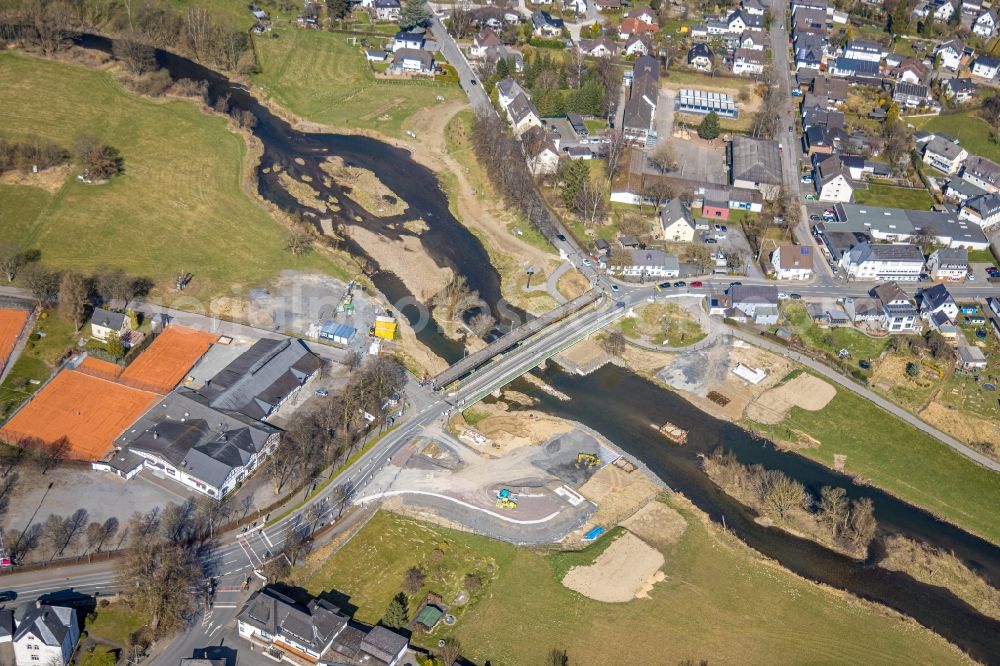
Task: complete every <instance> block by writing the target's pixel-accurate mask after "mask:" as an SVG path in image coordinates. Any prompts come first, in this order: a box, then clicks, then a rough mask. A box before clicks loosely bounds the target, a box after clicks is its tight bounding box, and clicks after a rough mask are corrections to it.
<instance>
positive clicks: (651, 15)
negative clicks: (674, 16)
mask: <svg viewBox="0 0 1000 666" xmlns="http://www.w3.org/2000/svg"><path fill="white" fill-rule="evenodd" d="M624 18H631V19H638V20H640V21H642V22H643V23H656V12H655V11H653V10H652V9H651V8H650V7H648V6H639V7H636V8H635V9H631V10H629V12H628V13H627V14H625V16H624Z"/></svg>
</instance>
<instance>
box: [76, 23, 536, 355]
mask: <svg viewBox="0 0 1000 666" xmlns="http://www.w3.org/2000/svg"><path fill="white" fill-rule="evenodd" d="M77 42H78V43H80V44H81V45H83V46H86V47H88V48H94V49H99V50H101V51H105V52H108V53H110V52H111V40H109V39H107V38H104V37H100V36H96V35H82V36H80V37H78V38H77ZM156 60H157V63H158V64H159V65H160V66H161V67H163V68H164V69H166V70H167V71H168V72H170V75H171V77H172V78H173V79H174V80H177V79H191V80H194V81H204V82H205V83H206V84H207V85H208V97H207V101H208V104H209V105H210V106H214V105H215V103H216V100H218V99H219V98H220V97H223V96H228V97H229V105H230V108H233V109H239V110H241V111H249V112H250V113H252V114H253V116H254V118H255V119H256V122H255V124H254V127H253V129H252V132H253V134H254V136H256V137H257V138H258V139H260V141H261V144H262V145H263V147H264V151H263V155H262V157H261V160H260V164H259V165H258V167H257V186H258V191H259V192H260V194H261V196H263V197H264V198H265V199H267V200H269V201H271V202H272V203H274V204H275V205H276V206H278V207H279V208H281V209H282V210H284V211H287V212H289V213H293V214H298V215H302V216H303V217H304V218H305V219H307V220H312V221H313V223H314V224H316V226H317V228H319V222H318V220H319V218H320V217H325V218H331V219H332V221H333V226H334V227H335V228H337V227H339V226H340V225H345V226H348V227H349V226H353V225H361V226H363V227H364V228H365V229H367V230H369V231H373V232H375V233H377V234H378V235H379V236H380V237H381V238H383V239H385V240H386V241H389V242H393V241H398V240H400V239H401V238H402V237H404V236H412V237H415V238H417V239H418V240H419V242H420V244H421V247H422V250H423V252H425V253H426V254H427V255H428V256H429V257H431V258H432V259H433V260H434V261H435V263H436V264H437V265H438V266H441V267H448V268H451V269H452V270H453V271H454V273H455V274H456V275H460V276H463V277H465V279H466V281H467V284H468V286H469V288H470V289H472V290H474V291H477V292H479V297H480V299H482V301H483V302H484V303H485V304H486V307H488V308H489V309H490V311H491V313H492V314H493V316H494V317H495V318H496V320H497V322H498V323H499V324H498V326H497V328H496V329H495V330H494V332H493V335H497V334H499V333H502V332H504V331H505V330H507V329H508V328H509V326H510V324H511V323H520V322H523V321H524V320H525V319H526V318H527V315H526V313H525V312H524V311H522V310H520V309H518V308H515V307H513V306H511V305H510V304H508V303H506V302H505V301H503V300H502V298H501V292H500V275H499V273H497V271H496V269H495V268H494V266H493V264H492V263H491V262H490V257H489V254H488V253H487V251H486V248H485V247H483V244H482V243H481V242H480V240H479V239H478V238H476V236H475V235H474V234H472V232H470V231H469V230H468V229H467V228H466V227H465V226H463V225H462V224H461V223H460V222H459V221H458V220H457V219H455V216H454V215H452V213H451V211H450V210H449V209H448V197H447V196H446V195H445V193H444V192H443V191H442V190H441V187H440V184H439V182H438V178H437V175H436V174H435V173H434V172H433V171H432V170H431V169H428V168H427V167H425V166H423V165H421V164H419V163H418V162H417V161H415V160H414V159H413V157H412V156H411V154H410V152H409V151H407V150H404V149H402V148H396V147H395V146H392V145H390V144H388V143H385V142H384V141H379V140H378V139H373V138H370V137H367V136H362V135H353V134H328V133H314V132H303V131H299V130H296V129H294V128H293V127H292V126H291V125H290V124H289V123H288V122H287V121H285V120H283V119H282V118H279V117H278V116H276V115H274V114H273V113H271V111H270V110H269V109H268V108H267V107H266V106H264V105H263V104H261V103H260V102H259V101H258V100H257V99H256V98H255V97H254V96H253V95H252V94H250V92H249V91H248V90H247V89H246V88H245V87H244V86H242V85H237V84H234V83H233V82H232V81H230V80H229V79H227V78H226V77H225V76H223V75H222V74H219V73H218V72H216V71H214V70H211V69H208V68H207V67H204V66H202V65H199V64H197V63H195V62H193V61H191V60H188V59H187V58H184V57H181V56H178V55H176V54H173V53H170V52H167V51H161V50H157V51H156ZM331 157H340V158H342V159H343V160H344V162H345V163H347V164H348V165H351V166H356V167H360V168H363V169H368V170H370V171H371V172H373V173H374V174H375V176H376V177H377V178H378V179H379V180H381V181H382V182H383V183H384V184H385V185H386V187H388V188H389V189H390V190H392V191H393V192H394V193H396V194H397V195H399V197H400V198H401V199H402V200H404V201H405V202H406V203H407V204H408V208H407V209H406V211H405V212H404V213H402V214H400V215H396V216H392V217H378V216H374V215H371V214H370V213H368V211H366V210H365V209H364V208H363V207H362V206H360V205H358V204H356V203H355V202H354V201H353V199H352V198H351V196H350V194H349V193H347V192H345V191H344V190H343V189H342V188H341V187H340V186H339V185H337V184H336V183H333V182H331V181H330V180H329V178H328V176H327V174H326V173H325V172H324V171H323V170H322V169H321V168H320V167H321V165H322V164H323V163H324V162H326V160H327V159H329V158H331ZM275 166H277V167H278V168H277V169H275V168H274V167H275ZM282 172H284V173H287V174H288V175H290V176H291V177H293V178H295V179H296V180H298V181H300V182H307V183H308V185H309V186H310V187H312V188H313V189H314V190H316V191H317V192H318V193H319V194H318V197H317V198H318V199H320V200H322V201H328V200H329V199H330V198H331V197H336V199H337V201H338V202H339V205H340V206H341V211H339V212H328V211H318V210H316V209H315V208H311V207H309V206H307V205H305V204H303V203H301V202H300V201H298V200H297V199H296V198H295V197H294V196H292V195H291V194H290V193H289V192H288V191H287V189H286V188H285V187H284V186H283V185H282V184H281V182H280V181H279V175H280V173H282ZM324 181H326V182H324ZM327 182H329V185H327V184H326V183H327ZM359 219H360V221H358V220H359ZM411 220H423V221H424V223H425V224H426V230H425V231H423V232H422V233H417V232H414V231H410V230H408V229H406V228H404V226H403V223H404V222H406V221H411ZM342 246H343V247H344V248H345V249H346V250H347V251H348V252H350V254H351V255H352V256H354V257H356V258H358V259H359V260H360V261H359V264H363V265H366V266H367V267H371V268H370V269H368V270H365V272H366V273H367V274H368V275H369V277H370V279H371V280H372V282H373V283H374V285H375V287H376V288H377V289H378V290H379V291H380V292H381V293H382V294H383V295H384V296H385V297H386V298H387V299H388V300H389V302H391V303H392V304H393V305H394V306H396V307H397V308H398V309H399V310H400V311H401V312H402V313H403V315H404V316H405V317H406V318H407V320H408V321H409V322H410V324H411V325H413V327H414V330H415V332H416V335H417V339H418V340H419V341H420V342H421V343H423V344H424V345H425V346H426V347H427V348H428V349H429V350H430V351H432V352H433V353H435V354H437V355H438V356H440V357H441V358H443V359H445V360H446V361H448V362H449V363H452V362H454V361H457V360H458V359H460V358H462V356H463V353H464V344H463V343H462V342H461V341H456V340H452V339H449V338H447V337H445V336H444V335H443V333H442V331H441V328H440V326H439V325H438V323H437V322H435V321H434V320H433V319H429V320H422V318H423V317H427V311H426V309H425V308H423V307H420V306H418V305H417V303H418V300H417V299H416V298H415V297H414V295H413V294H412V293H411V292H410V291H409V290H408V289H407V287H406V285H405V284H404V283H403V281H402V280H401V279H400V278H399V276H397V275H396V274H395V273H394V272H393V270H392V267H391V266H379V264H378V262H376V261H375V260H374V259H373V258H372V257H371V255H370V254H369V253H367V252H366V251H365V250H364V249H363V248H362V247H361V246H360V245H358V244H357V243H355V242H354V241H352V240H351V239H350V238H349V237H348V238H345V239H344V241H343V243H342ZM359 270H360V269H359ZM472 314H473V312H472V311H470V312H467V313H466V319H468V318H469V317H470V316H471V315H472Z"/></svg>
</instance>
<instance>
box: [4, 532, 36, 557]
mask: <svg viewBox="0 0 1000 666" xmlns="http://www.w3.org/2000/svg"><path fill="white" fill-rule="evenodd" d="M43 536H44V528H43V527H42V525H40V524H38V523H34V524H32V525H30V526H28V527H27V528H26V529H25V530H24V531H23V532H17V531H14V530H11V531H7V532H5V539H4V540H5V543H6V545H7V548H8V549H9V550H10V556H11V559H13V560H14V561H15V562H23V561H24V560H25V558H27V557H28V554H29V553H31V551H33V550H35V549H36V548H38V546H39V544H40V543H41V542H42V540H43Z"/></svg>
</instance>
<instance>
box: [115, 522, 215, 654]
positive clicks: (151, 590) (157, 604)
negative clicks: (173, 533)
mask: <svg viewBox="0 0 1000 666" xmlns="http://www.w3.org/2000/svg"><path fill="white" fill-rule="evenodd" d="M200 579H201V566H200V565H199V564H198V561H197V560H196V559H195V557H194V555H193V554H192V553H191V552H190V551H189V550H188V549H186V548H184V547H182V546H180V545H178V544H175V543H170V542H165V541H154V542H148V541H147V542H140V543H137V542H135V540H134V539H133V543H132V547H131V548H130V549H129V553H128V556H127V557H126V558H125V559H124V560H123V561H122V562H121V564H120V569H119V590H120V591H121V593H122V594H123V595H124V596H125V598H126V599H127V601H128V603H129V605H130V606H131V607H132V608H133V609H135V610H136V612H137V613H139V614H140V615H141V616H146V617H149V628H150V631H151V632H152V634H153V636H154V637H159V636H164V635H167V634H169V633H172V632H174V631H176V630H178V629H180V628H181V627H183V626H184V624H185V623H186V622H187V620H188V619H190V618H191V616H192V615H194V613H195V611H196V610H197V599H198V595H197V594H196V591H197V590H198V588H199V581H200Z"/></svg>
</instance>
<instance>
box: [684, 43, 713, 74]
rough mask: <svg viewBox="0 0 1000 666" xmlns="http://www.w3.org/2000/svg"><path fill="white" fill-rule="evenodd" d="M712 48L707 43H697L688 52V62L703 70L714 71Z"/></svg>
mask: <svg viewBox="0 0 1000 666" xmlns="http://www.w3.org/2000/svg"><path fill="white" fill-rule="evenodd" d="M713 57H714V54H713V53H712V49H710V48H708V46H707V45H706V44H695V45H694V46H692V47H691V50H690V51H688V54H687V64H688V65H689V66H691V67H694V68H695V69H698V70H701V71H703V72H711V71H712V58H713Z"/></svg>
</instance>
